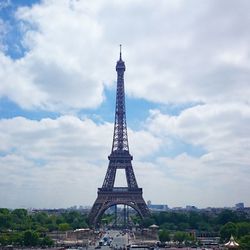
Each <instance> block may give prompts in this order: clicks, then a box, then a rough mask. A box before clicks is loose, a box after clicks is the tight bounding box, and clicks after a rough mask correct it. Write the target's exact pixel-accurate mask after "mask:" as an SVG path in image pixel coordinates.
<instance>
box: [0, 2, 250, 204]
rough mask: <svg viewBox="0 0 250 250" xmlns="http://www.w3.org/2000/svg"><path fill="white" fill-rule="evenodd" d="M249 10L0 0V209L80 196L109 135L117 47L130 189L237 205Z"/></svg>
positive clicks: (243, 194)
mask: <svg viewBox="0 0 250 250" xmlns="http://www.w3.org/2000/svg"><path fill="white" fill-rule="evenodd" d="M249 7H250V3H249V2H247V1H244V0H241V1H237V2H236V1H232V0H230V1H228V0H227V1H226V0H223V1H220V2H218V1H215V0H210V1H203V2H202V3H201V2H200V1H198V0H193V1H190V2H189V3H187V2H186V1H183V0H178V1H176V0H172V1H171V0H170V1H161V2H160V1H159V2H157V4H156V2H155V1H153V0H146V1H143V2H142V1H141V0H136V1H131V0H126V1H121V2H115V1H112V0H105V1H102V2H100V1H91V2H90V1H77V0H63V1H59V0H44V1H38V0H32V1H28V0H22V1H15V0H5V1H1V3H0V82H1V84H0V173H1V179H0V187H1V188H0V200H1V207H9V208H16V207H34V208H59V207H69V206H71V205H72V204H81V205H90V204H92V203H93V202H94V200H95V197H96V190H97V187H100V186H101V185H102V182H103V178H104V176H105V173H106V170H107V167H108V159H107V157H108V155H109V154H110V151H111V146H112V145H111V143H112V135H113V123H114V117H115V115H114V111H115V87H116V72H115V64H116V61H117V60H118V59H119V44H123V60H124V61H125V64H126V72H125V92H126V109H127V125H128V140H129V146H130V153H131V154H132V155H133V157H134V160H133V169H134V171H135V175H136V178H137V181H138V185H139V186H140V187H142V188H143V192H144V193H143V196H144V199H145V200H151V201H152V202H153V203H154V204H158V203H161V204H168V205H169V206H170V207H178V206H182V207H183V206H185V205H186V204H190V205H195V206H197V207H201V208H202V207H224V206H228V207H230V206H234V204H236V203H239V202H244V204H245V206H250V197H249V194H248V192H249V191H248V190H249V188H250V182H249V179H250V170H249V165H250V158H249V156H248V152H249V149H250V128H249V124H250V103H249V94H250V87H249V84H248V82H249V80H250V79H249V78H250V77H249V75H250V74H249V71H250V47H249V38H250V31H249V28H248V27H249V24H250V20H249V17H248V15H249V14H248V9H249ZM118 172H119V171H118ZM116 181H117V183H116V184H117V185H119V186H120V185H124V184H125V175H124V173H118V176H117V178H116Z"/></svg>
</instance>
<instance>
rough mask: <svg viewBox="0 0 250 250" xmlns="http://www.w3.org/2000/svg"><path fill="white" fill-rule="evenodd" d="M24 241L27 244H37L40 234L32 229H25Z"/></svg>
mask: <svg viewBox="0 0 250 250" xmlns="http://www.w3.org/2000/svg"><path fill="white" fill-rule="evenodd" d="M23 243H24V245H25V246H37V245H38V244H39V237H38V234H37V233H36V232H33V231H31V230H28V231H25V232H24V234H23Z"/></svg>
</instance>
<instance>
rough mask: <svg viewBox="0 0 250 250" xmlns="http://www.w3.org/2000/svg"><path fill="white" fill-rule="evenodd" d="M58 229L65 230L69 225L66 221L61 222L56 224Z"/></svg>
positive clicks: (68, 228)
mask: <svg viewBox="0 0 250 250" xmlns="http://www.w3.org/2000/svg"><path fill="white" fill-rule="evenodd" d="M58 230H59V231H67V230H70V225H69V224H68V223H61V224H59V225H58Z"/></svg>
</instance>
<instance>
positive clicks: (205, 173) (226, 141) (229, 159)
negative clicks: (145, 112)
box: [146, 103, 250, 206]
mask: <svg viewBox="0 0 250 250" xmlns="http://www.w3.org/2000/svg"><path fill="white" fill-rule="evenodd" d="M249 122H250V108H249V106H248V105H245V104H241V103H231V104H224V105H219V104H211V105H210V104H207V105H199V106H195V107H192V108H189V109H186V110H185V111H183V112H182V113H180V114H179V115H178V116H168V115H165V114H162V113H161V112H160V111H157V110H153V111H151V115H150V117H149V118H148V121H147V124H146V127H147V129H148V130H149V131H150V132H151V133H153V134H154V136H156V137H157V136H159V137H161V138H167V139H169V140H171V139H172V140H173V143H175V140H177V141H178V140H180V141H182V142H185V143H186V144H187V145H190V146H187V149H186V150H187V152H188V147H192V146H199V147H202V148H203V150H204V153H203V155H201V156H200V157H193V156H190V155H187V153H182V154H179V155H177V156H175V157H172V158H170V157H166V156H164V155H162V154H161V155H160V156H159V157H157V159H156V163H155V164H156V165H158V166H161V170H162V172H163V173H165V175H166V176H167V178H169V179H172V181H173V182H174V183H175V191H174V193H175V192H178V189H179V188H181V190H182V188H183V186H185V187H186V188H187V189H186V190H184V191H183V192H182V197H183V198H184V197H185V201H186V203H184V204H187V203H188V201H193V202H194V203H195V204H197V205H200V206H209V204H210V205H211V204H215V205H217V206H223V205H232V204H234V203H235V202H238V201H239V200H243V201H245V202H246V203H249V199H248V189H249V177H250V176H249V175H250V172H249V165H250V160H249V157H248V152H249V150H250V136H249V135H250V131H249V126H248V124H249ZM173 138H174V139H173ZM177 145H178V144H177ZM170 199H172V200H170V203H171V202H173V203H174V199H173V197H170ZM177 200H178V201H179V200H180V197H178V199H177ZM184 204H182V205H184Z"/></svg>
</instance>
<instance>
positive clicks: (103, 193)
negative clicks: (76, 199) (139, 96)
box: [89, 45, 150, 226]
mask: <svg viewBox="0 0 250 250" xmlns="http://www.w3.org/2000/svg"><path fill="white" fill-rule="evenodd" d="M125 69H126V68H125V63H124V61H123V60H122V53H121V45H120V58H119V61H117V63H116V71H117V91H116V108H115V124H114V135H113V144H112V150H111V154H110V155H109V157H108V159H109V166H108V169H107V172H106V176H105V179H104V182H103V185H102V187H101V188H98V192H97V199H96V201H95V203H94V205H93V207H92V209H91V211H90V214H89V222H90V225H92V226H98V224H99V222H100V219H101V217H102V215H103V213H104V212H105V211H106V210H107V209H108V208H109V207H112V206H114V205H119V204H123V205H127V206H129V207H132V208H133V209H135V210H136V211H137V213H138V214H139V216H140V217H141V218H144V217H146V216H148V215H149V214H150V213H149V209H148V207H147V205H146V203H145V201H144V199H143V197H142V188H139V187H138V185H137V181H136V178H135V174H134V171H133V167H132V163H131V161H132V160H133V157H132V155H131V154H130V153H129V146H128V135H127V124H126V108H125V92H124V72H125ZM117 169H124V170H125V173H126V180H127V187H114V183H115V176H116V170H117Z"/></svg>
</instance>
